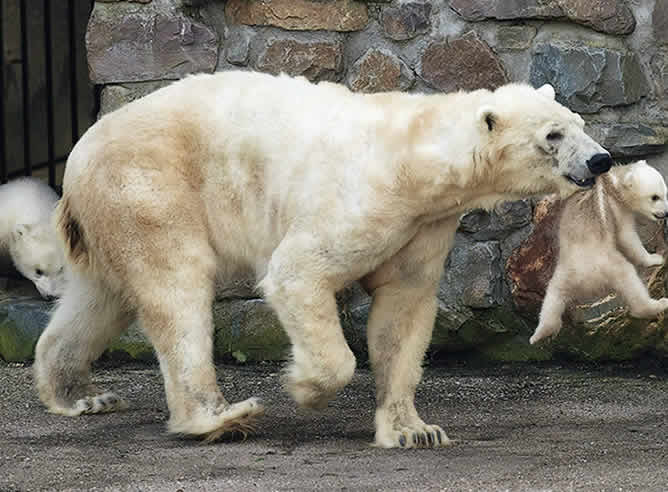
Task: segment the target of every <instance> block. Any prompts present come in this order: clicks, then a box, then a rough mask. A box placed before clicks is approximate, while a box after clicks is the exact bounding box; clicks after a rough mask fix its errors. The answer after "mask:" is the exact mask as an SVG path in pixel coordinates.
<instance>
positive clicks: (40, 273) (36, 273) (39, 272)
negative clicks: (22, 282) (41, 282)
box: [35, 268, 44, 277]
mask: <svg viewBox="0 0 668 492" xmlns="http://www.w3.org/2000/svg"><path fill="white" fill-rule="evenodd" d="M35 275H37V276H38V277H41V276H42V275H44V270H41V269H39V268H38V269H36V270H35Z"/></svg>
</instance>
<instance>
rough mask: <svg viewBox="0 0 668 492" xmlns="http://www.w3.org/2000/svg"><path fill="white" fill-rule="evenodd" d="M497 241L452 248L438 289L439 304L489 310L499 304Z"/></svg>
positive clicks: (459, 245) (499, 284)
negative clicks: (447, 302) (450, 302)
mask: <svg viewBox="0 0 668 492" xmlns="http://www.w3.org/2000/svg"><path fill="white" fill-rule="evenodd" d="M500 259H501V249H500V247H499V243H498V241H484V242H474V243H471V244H467V243H466V242H465V241H461V242H460V243H458V244H455V247H454V248H453V249H452V251H451V252H450V256H449V257H448V261H447V263H446V269H445V275H444V277H443V279H442V282H441V287H440V289H439V297H440V298H441V299H443V300H448V301H455V303H457V304H460V305H462V306H467V307H471V308H489V307H493V306H497V305H500V304H501V303H502V302H503V272H502V270H501V267H500Z"/></svg>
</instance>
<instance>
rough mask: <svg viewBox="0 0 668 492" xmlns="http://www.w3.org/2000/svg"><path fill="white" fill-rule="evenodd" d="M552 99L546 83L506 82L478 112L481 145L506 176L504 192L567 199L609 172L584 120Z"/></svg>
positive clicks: (605, 156) (602, 151)
mask: <svg viewBox="0 0 668 492" xmlns="http://www.w3.org/2000/svg"><path fill="white" fill-rule="evenodd" d="M554 97H555V94H554V89H553V88H552V87H551V86H550V85H544V86H542V87H541V88H539V89H534V88H532V87H530V86H528V85H525V84H508V85H505V86H502V87H499V88H498V89H496V90H495V91H494V92H493V94H492V95H491V97H490V99H489V101H490V104H489V105H483V106H482V107H480V108H479V109H478V113H477V120H478V126H479V131H480V132H481V134H482V137H483V145H487V147H488V150H489V151H490V153H488V154H487V155H489V156H490V159H491V161H492V166H493V167H494V168H496V169H499V170H500V172H499V173H498V175H499V176H503V177H504V179H503V181H504V185H505V188H506V189H505V190H503V191H505V192H508V193H553V192H558V193H560V194H561V195H562V196H563V197H566V196H568V195H570V194H571V193H573V192H575V191H577V190H579V189H583V188H590V187H591V186H593V184H594V181H595V177H596V176H597V175H599V174H601V173H604V172H606V171H608V170H609V169H610V166H611V165H612V159H611V157H610V154H609V153H608V152H607V151H606V150H605V149H604V148H603V147H601V146H600V145H599V144H598V143H596V142H595V141H594V140H593V139H592V138H591V137H589V136H588V135H587V134H586V133H585V132H584V120H583V119H582V118H581V117H580V116H579V115H578V114H576V113H573V112H572V111H570V110H569V109H567V108H566V107H564V106H562V105H561V104H559V103H558V102H556V101H555V99H554ZM494 161H496V162H494Z"/></svg>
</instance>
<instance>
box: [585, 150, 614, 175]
mask: <svg viewBox="0 0 668 492" xmlns="http://www.w3.org/2000/svg"><path fill="white" fill-rule="evenodd" d="M587 167H588V168H589V171H590V172H591V173H592V174H603V173H606V172H608V171H609V170H610V167H612V157H610V154H608V153H605V154H595V155H594V156H593V157H592V158H591V159H589V160H588V161H587Z"/></svg>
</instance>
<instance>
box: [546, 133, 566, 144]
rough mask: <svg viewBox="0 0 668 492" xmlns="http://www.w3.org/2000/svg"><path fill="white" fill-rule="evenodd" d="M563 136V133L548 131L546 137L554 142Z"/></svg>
mask: <svg viewBox="0 0 668 492" xmlns="http://www.w3.org/2000/svg"><path fill="white" fill-rule="evenodd" d="M562 138H564V135H563V134H562V133H561V132H550V133H548V134H547V139H548V140H550V141H552V142H556V141H557V140H561V139H562Z"/></svg>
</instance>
